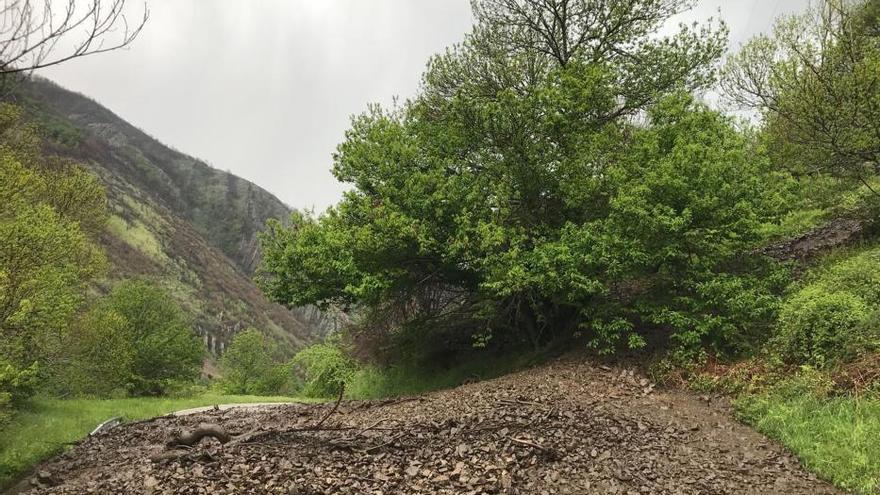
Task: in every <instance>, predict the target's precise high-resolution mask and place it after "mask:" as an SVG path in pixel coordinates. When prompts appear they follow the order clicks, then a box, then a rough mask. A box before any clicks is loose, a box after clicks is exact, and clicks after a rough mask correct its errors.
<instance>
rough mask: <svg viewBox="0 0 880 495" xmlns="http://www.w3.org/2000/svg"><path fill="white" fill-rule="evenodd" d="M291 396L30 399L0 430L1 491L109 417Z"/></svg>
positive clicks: (280, 399) (140, 416)
mask: <svg viewBox="0 0 880 495" xmlns="http://www.w3.org/2000/svg"><path fill="white" fill-rule="evenodd" d="M293 400H294V399H291V398H290V397H256V396H237V395H215V394H205V395H199V396H193V397H184V398H132V399H108V400H93V399H71V400H61V399H45V398H35V399H33V400H32V401H31V402H30V403H29V404H27V405H26V406H25V407H24V408H23V409H21V410H20V411H18V412H17V413H16V415H15V417H14V419H13V420H12V421H11V422H10V423H9V424H7V425H6V426H5V427H3V429H2V430H0V490H2V489H4V488H6V487H8V486H10V485H11V484H13V483H14V482H15V481H16V480H17V479H18V478H20V477H21V476H23V475H24V474H25V473H27V471H28V470H30V469H31V468H32V467H33V466H35V465H36V464H38V463H40V462H41V461H43V460H46V459H48V458H49V457H52V456H53V455H55V454H58V453H61V452H62V451H63V450H64V448H65V446H66V444H67V443H69V442H74V441H76V440H79V439H81V438H83V437H85V436H86V435H88V434H89V432H91V431H92V429H94V428H95V426H97V425H98V424H99V423H101V422H103V421H105V420H107V419H110V418H112V417H114V416H122V417H123V418H124V419H125V420H126V421H135V420H139V419H146V418H151V417H154V416H161V415H163V414H167V413H170V412H174V411H179V410H181V409H188V408H191V407H200V406H209V405H212V404H232V403H253V402H291V401H293Z"/></svg>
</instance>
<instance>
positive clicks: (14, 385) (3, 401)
mask: <svg viewBox="0 0 880 495" xmlns="http://www.w3.org/2000/svg"><path fill="white" fill-rule="evenodd" d="M36 385H37V365H36V364H33V365H31V366H29V367H27V368H24V369H20V368H17V367H15V366H14V365H13V364H12V363H10V362H8V361H6V360H5V359H3V358H2V357H0V426H2V425H3V424H4V423H6V421H8V420H9V418H10V417H11V416H12V409H13V408H14V407H16V406H18V405H19V404H20V403H21V402H22V401H23V400H25V399H27V398H28V397H30V396H31V395H33V393H34V390H35V388H36Z"/></svg>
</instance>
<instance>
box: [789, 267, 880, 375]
mask: <svg viewBox="0 0 880 495" xmlns="http://www.w3.org/2000/svg"><path fill="white" fill-rule="evenodd" d="M869 315H870V310H869V306H868V305H867V304H866V303H865V301H864V300H863V299H862V298H860V297H858V296H856V295H853V294H852V293H850V292H847V291H832V290H829V289H828V287H826V286H824V285H822V284H814V285H810V286H807V287H806V288H804V289H802V290H801V291H800V292H798V293H797V294H795V295H794V296H792V297H791V298H789V300H788V301H786V303H785V304H784V305H783V308H782V310H781V312H780V318H779V326H778V334H777V336H776V339H774V342H773V343H774V344H775V348H776V351H777V352H778V354H779V356H780V357H781V358H782V360H783V361H785V362H786V363H789V364H809V365H813V366H817V367H819V368H824V367H827V366H828V365H831V364H835V363H839V362H846V361H848V360H851V359H852V358H854V357H856V356H858V355H859V354H860V353H862V352H864V350H866V348H867V347H868V346H869V345H870V340H871V338H870V328H871V327H870V326H866V322H867V321H868V319H869Z"/></svg>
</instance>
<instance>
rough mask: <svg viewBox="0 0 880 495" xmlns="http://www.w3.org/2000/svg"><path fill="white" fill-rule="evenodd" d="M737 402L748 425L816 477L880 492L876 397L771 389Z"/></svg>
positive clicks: (879, 411)
mask: <svg viewBox="0 0 880 495" xmlns="http://www.w3.org/2000/svg"><path fill="white" fill-rule="evenodd" d="M736 405H737V409H738V411H739V412H740V415H741V417H742V418H743V419H744V420H745V421H746V422H747V423H749V424H751V425H753V426H754V427H755V428H756V429H758V430H759V431H760V432H762V433H764V434H765V435H767V436H769V437H771V438H773V439H776V440H777V441H779V442H780V443H782V444H783V445H785V446H786V447H788V448H789V449H790V450H791V451H792V452H794V453H795V454H796V455H797V456H798V457H799V458H800V459H801V460H802V461H803V463H804V465H805V466H806V467H807V468H808V469H810V470H811V471H813V472H815V473H816V474H818V475H819V476H821V477H823V478H825V479H827V480H829V481H831V482H833V483H834V484H835V485H837V486H839V487H841V488H844V489H846V490H851V491H854V492H856V493H863V494H876V493H880V399H877V398H871V399H868V398H861V399H858V398H853V397H831V398H819V397H815V396H813V395H810V394H803V395H801V396H793V395H780V394H772V393H771V394H766V395H761V396H750V397H749V396H747V397H742V398H740V399H739V400H738V401H737V404H736Z"/></svg>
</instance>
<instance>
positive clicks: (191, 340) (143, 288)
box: [58, 280, 204, 397]
mask: <svg viewBox="0 0 880 495" xmlns="http://www.w3.org/2000/svg"><path fill="white" fill-rule="evenodd" d="M68 337H69V338H68V345H67V349H66V350H65V352H66V354H67V357H68V362H69V365H68V366H66V367H65V368H64V369H62V370H61V372H60V375H61V376H59V377H58V381H59V382H60V383H62V384H63V386H65V387H66V388H67V390H68V391H70V392H73V393H76V394H79V395H96V396H103V397H106V396H109V395H111V394H113V393H115V392H116V391H117V390H120V389H121V390H124V391H127V393H128V394H130V395H135V396H139V395H163V394H165V393H167V392H168V391H169V390H170V389H172V388H174V387H177V386H179V385H180V384H181V383H183V382H189V381H192V380H193V379H195V378H196V377H198V374H199V370H200V368H201V364H202V357H203V355H204V354H203V353H204V350H203V348H202V343H201V341H200V340H199V338H198V337H197V336H196V335H195V333H194V332H193V330H192V328H191V326H190V325H189V323H188V322H187V321H186V319H185V317H184V315H183V311H182V310H181V308H180V306H179V305H178V304H177V303H176V302H175V301H174V300H173V299H172V298H171V296H170V295H169V294H168V293H166V292H165V291H163V290H162V289H160V288H158V287H156V286H154V285H152V284H150V283H148V282H146V281H142V280H133V281H126V282H122V283H121V284H119V285H117V286H116V287H115V288H114V289H113V291H112V292H111V293H110V294H109V295H108V296H107V297H106V298H105V299H104V300H102V301H101V302H100V303H99V304H98V305H97V306H96V307H94V308H93V309H92V310H91V311H90V312H89V313H88V314H87V315H86V316H85V317H84V318H83V319H82V320H81V321H80V323H79V324H78V325H76V326H75V328H74V329H73V330H72V331H71V332H70V334H69V336H68Z"/></svg>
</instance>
